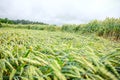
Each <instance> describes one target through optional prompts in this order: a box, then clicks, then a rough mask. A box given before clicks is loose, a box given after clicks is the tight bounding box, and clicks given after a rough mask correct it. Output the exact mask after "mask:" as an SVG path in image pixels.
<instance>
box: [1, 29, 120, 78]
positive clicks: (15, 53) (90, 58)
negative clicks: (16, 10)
mask: <svg viewBox="0 0 120 80" xmlns="http://www.w3.org/2000/svg"><path fill="white" fill-rule="evenodd" d="M119 62H120V43H119V42H113V41H109V40H107V39H104V38H102V37H98V36H96V35H94V34H92V35H80V34H75V33H68V32H61V31H54V32H50V31H45V30H43V31H41V30H27V29H13V28H1V29H0V79H1V80H2V79H3V80H8V79H9V80H105V79H106V80H120V63H119Z"/></svg>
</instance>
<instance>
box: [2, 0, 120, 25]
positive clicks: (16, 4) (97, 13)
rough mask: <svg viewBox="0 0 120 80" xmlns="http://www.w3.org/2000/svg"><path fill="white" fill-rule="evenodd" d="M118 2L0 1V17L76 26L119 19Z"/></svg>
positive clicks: (67, 0)
mask: <svg viewBox="0 0 120 80" xmlns="http://www.w3.org/2000/svg"><path fill="white" fill-rule="evenodd" d="M119 9H120V0H1V3H0V17H3V18H4V17H8V18H10V19H28V20H35V21H42V22H46V23H49V24H64V23H70V24H78V23H85V22H87V21H89V20H92V19H104V18H106V17H116V18H118V17H120V14H119V13H120V10H119Z"/></svg>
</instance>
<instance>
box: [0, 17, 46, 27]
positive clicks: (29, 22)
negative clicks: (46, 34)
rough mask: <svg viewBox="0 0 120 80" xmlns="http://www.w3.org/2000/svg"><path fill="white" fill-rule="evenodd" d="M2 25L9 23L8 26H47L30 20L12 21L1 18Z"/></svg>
mask: <svg viewBox="0 0 120 80" xmlns="http://www.w3.org/2000/svg"><path fill="white" fill-rule="evenodd" d="M0 22H1V23H8V24H41V25H47V24H45V23H43V22H37V21H29V20H19V19H18V20H10V19H8V18H0Z"/></svg>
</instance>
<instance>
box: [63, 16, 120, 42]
mask: <svg viewBox="0 0 120 80" xmlns="http://www.w3.org/2000/svg"><path fill="white" fill-rule="evenodd" d="M62 31H67V32H77V33H85V34H86V33H87V34H90V33H95V34H96V35H98V36H103V37H105V38H111V39H114V40H120V18H118V19H115V18H106V19H105V20H104V21H98V20H93V21H91V22H89V23H88V24H80V25H63V26H62Z"/></svg>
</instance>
